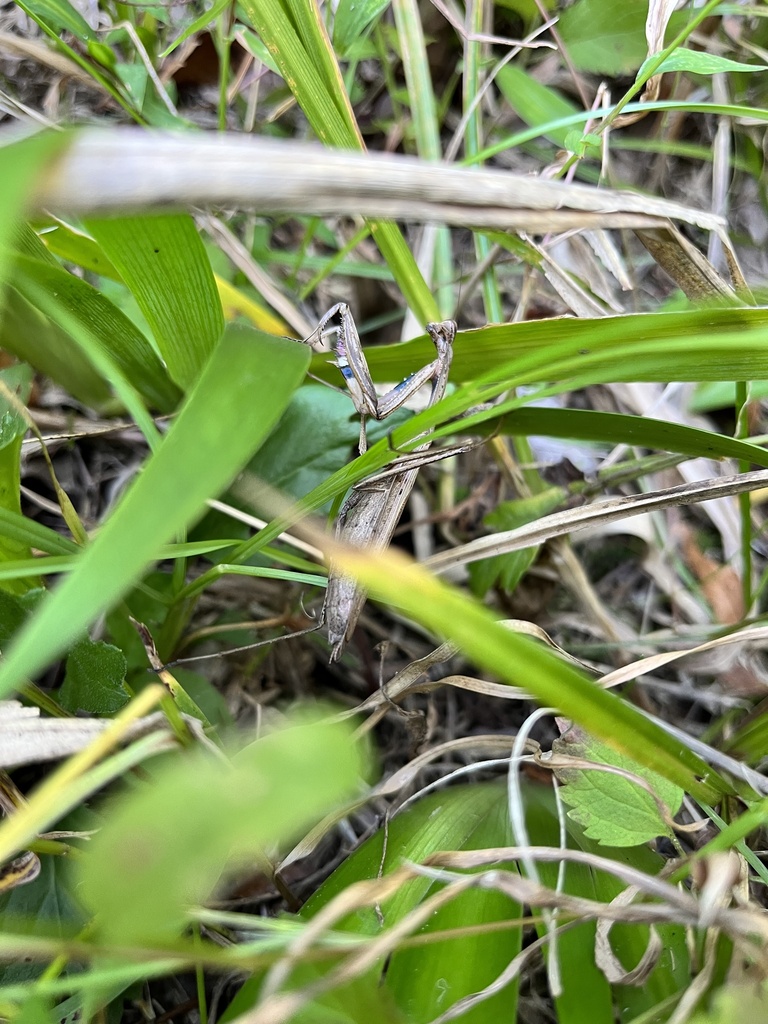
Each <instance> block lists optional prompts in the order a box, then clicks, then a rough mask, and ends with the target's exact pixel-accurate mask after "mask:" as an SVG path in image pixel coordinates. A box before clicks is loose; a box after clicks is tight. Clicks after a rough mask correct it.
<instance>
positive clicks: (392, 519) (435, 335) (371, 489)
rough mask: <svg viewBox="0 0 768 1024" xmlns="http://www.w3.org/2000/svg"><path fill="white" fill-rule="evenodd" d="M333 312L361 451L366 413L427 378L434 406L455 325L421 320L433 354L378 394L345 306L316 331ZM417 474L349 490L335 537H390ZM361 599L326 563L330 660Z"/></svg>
mask: <svg viewBox="0 0 768 1024" xmlns="http://www.w3.org/2000/svg"><path fill="white" fill-rule="evenodd" d="M337 315H338V317H339V319H340V327H339V331H338V335H337V341H336V345H335V354H336V362H337V365H338V366H339V368H340V369H341V372H342V373H343V374H344V377H345V379H346V382H347V386H348V387H349V390H350V393H351V396H352V401H353V402H354V404H355V408H356V409H357V410H358V412H359V413H360V416H361V419H362V425H361V432H360V451H361V453H362V452H363V451H365V449H366V447H367V445H366V440H365V417H366V416H373V417H375V418H376V419H384V417H386V416H389V414H390V413H392V412H394V410H395V409H397V408H399V407H400V406H401V405H402V404H403V402H405V401H407V399H408V398H410V397H411V396H412V395H413V394H415V393H416V391H418V389H419V388H420V387H422V385H424V384H426V383H427V382H428V381H430V380H431V381H432V392H431V394H430V398H429V405H430V406H432V405H434V404H435V403H436V402H439V401H440V399H441V398H442V397H443V395H444V394H445V389H446V385H447V383H448V371H449V369H450V366H451V359H452V357H453V339H454V337H455V335H456V324H455V323H454V321H453V320H444V321H443V322H442V323H431V324H427V333H428V334H429V336H430V338H431V340H432V342H433V344H434V346H435V349H436V352H437V356H436V358H435V359H434V360H433V361H432V362H431V363H428V364H427V365H426V366H424V367H422V369H420V370H418V371H417V372H416V373H414V374H413V375H412V376H410V377H408V378H407V379H406V380H404V381H403V382H402V383H401V384H398V385H397V387H395V388H393V389H392V390H391V391H390V392H388V393H387V394H386V395H384V396H382V397H379V396H378V395H377V394H376V391H375V389H374V386H373V381H372V379H371V375H370V372H369V370H368V364H367V363H366V361H365V355H364V354H363V350H362V346H361V344H360V339H359V337H358V333H357V329H356V327H355V323H354V320H353V319H352V314H351V312H350V310H349V306H347V305H346V304H344V303H339V304H338V305H336V306H334V307H333V309H331V310H329V311H328V313H326V315H325V316H324V317H323V319H322V320H321V322H320V325H319V327H318V330H319V331H321V330H322V329H323V328H324V327H325V326H326V325H327V324H328V323H329V321H330V320H331V319H332V318H333V317H334V316H337ZM429 446H430V442H429V441H426V442H425V443H424V444H422V445H419V447H418V448H416V449H414V451H416V452H423V451H426V450H427V449H428V448H429ZM418 472H419V469H418V467H416V468H411V469H407V470H405V471H404V472H402V473H393V474H392V475H391V476H389V477H387V478H386V479H384V480H378V481H376V482H371V483H368V484H365V483H363V484H361V485H359V486H358V487H356V488H354V489H353V491H352V493H351V494H350V495H349V497H348V498H347V499H346V501H345V502H344V505H343V506H342V508H341V511H340V513H339V517H338V519H337V521H336V537H337V539H338V540H340V541H342V542H343V543H348V544H352V545H354V546H356V547H361V548H369V549H372V550H375V551H380V550H382V549H384V548H386V547H387V546H388V545H389V542H390V540H391V539H392V534H393V533H394V530H395V527H396V526H397V523H398V521H399V519H400V516H401V515H402V512H403V508H404V507H405V503H406V502H407V500H408V496H409V494H410V493H411V491H412V489H413V485H414V483H415V482H416V476H417V475H418ZM364 603H365V591H364V590H362V589H361V588H360V587H359V586H358V585H357V583H356V582H355V581H354V580H353V579H352V578H351V577H350V576H346V575H344V574H343V573H340V572H338V571H337V570H336V569H335V568H334V565H333V563H331V567H330V574H329V577H328V589H327V591H326V596H325V603H324V605H323V618H324V619H325V622H326V625H327V628H328V640H329V642H330V643H331V645H332V651H331V661H336V660H338V658H339V657H340V655H341V652H342V651H343V650H344V647H345V645H346V643H347V641H348V640H349V638H350V637H351V635H352V633H353V632H354V629H355V626H356V625H357V620H358V618H359V617H360V612H361V611H362V608H363V605H364Z"/></svg>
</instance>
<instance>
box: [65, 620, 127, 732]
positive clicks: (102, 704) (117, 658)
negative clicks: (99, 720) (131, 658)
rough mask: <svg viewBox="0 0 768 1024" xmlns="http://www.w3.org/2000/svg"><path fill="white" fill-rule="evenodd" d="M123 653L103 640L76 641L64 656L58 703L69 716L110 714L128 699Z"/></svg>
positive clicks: (121, 706) (122, 705) (114, 712)
mask: <svg viewBox="0 0 768 1024" xmlns="http://www.w3.org/2000/svg"><path fill="white" fill-rule="evenodd" d="M126 668H127V663H126V660H125V655H124V654H123V652H122V651H121V650H120V649H119V648H117V647H113V646H112V644H106V643H104V641H103V640H98V641H93V640H89V639H87V638H84V639H83V640H80V641H79V642H78V643H76V644H75V646H74V647H73V648H72V650H71V651H70V653H69V656H68V657H67V665H66V671H65V674H64V682H63V683H62V684H61V688H60V690H59V697H58V699H59V703H60V704H61V706H62V707H63V708H66V710H67V711H71V712H72V714H73V715H76V714H81V713H83V712H85V713H87V714H89V715H114V714H116V713H117V712H118V711H119V710H120V709H121V708H123V707H125V705H126V704H127V703H128V701H129V700H130V694H129V693H128V690H127V689H126V686H125V672H126Z"/></svg>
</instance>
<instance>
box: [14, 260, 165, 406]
mask: <svg viewBox="0 0 768 1024" xmlns="http://www.w3.org/2000/svg"><path fill="white" fill-rule="evenodd" d="M30 283H31V284H32V285H33V286H35V288H37V289H44V290H45V291H46V292H47V293H48V294H50V295H55V296H56V298H57V300H58V303H59V304H60V306H61V307H62V308H63V309H66V310H68V312H69V314H70V316H72V317H73V318H74V319H75V320H76V321H77V322H78V323H79V324H82V326H83V328H84V329H86V330H89V331H91V332H92V333H93V335H94V337H95V338H96V340H97V341H98V343H99V344H100V346H101V347H102V348H103V349H104V351H105V352H107V353H109V354H110V355H111V356H112V358H113V359H114V361H115V363H116V364H117V366H118V367H119V369H120V370H121V372H122V373H123V375H124V376H125V377H126V378H127V379H128V380H129V381H130V382H131V384H132V385H133V386H134V387H135V388H136V390H137V391H138V392H139V394H140V395H141V397H142V398H143V399H144V400H145V401H146V402H147V403H149V404H150V405H152V406H154V407H155V408H158V409H160V410H162V411H163V412H168V411H170V410H172V409H173V408H175V406H176V405H177V404H178V401H179V398H180V397H181V392H180V391H179V389H178V388H177V387H176V386H175V385H174V384H173V383H172V382H171V381H170V380H169V378H168V373H167V371H166V369H165V367H164V366H163V364H162V362H161V361H160V359H159V357H158V355H157V353H156V352H155V350H154V349H153V348H152V346H151V345H150V343H149V342H148V341H147V339H146V338H145V336H144V335H143V334H142V333H141V331H140V330H139V329H138V327H136V325H135V324H134V323H133V322H132V321H131V320H129V319H128V317H127V316H126V315H125V314H124V313H122V312H121V311H120V310H119V309H118V308H117V307H116V306H115V305H114V304H113V303H111V302H110V301H109V299H107V298H105V297H104V296H103V295H102V294H101V292H98V291H97V290H96V289H95V288H93V287H91V285H89V284H88V283H87V282H86V281H83V280H82V279H81V278H79V277H75V276H74V275H73V274H70V273H68V272H67V271H66V270H64V269H63V268H61V267H59V266H56V265H51V264H49V263H48V262H43V261H42V260H36V259H32V258H30V257H28V256H19V257H18V258H17V260H16V267H15V273H14V276H13V285H14V287H15V289H16V290H17V291H18V292H19V293H20V294H21V295H22V296H23V297H24V298H25V299H26V300H28V301H30V302H32V303H33V302H34V299H33V294H34V292H31V291H30V289H29V288H28V287H27V285H28V284H30ZM6 337H7V335H6ZM30 341H31V342H32V344H33V345H34V348H33V349H32V350H28V345H29V343H30ZM61 341H62V338H61V335H59V336H58V337H57V338H56V342H57V345H61ZM76 346H77V342H76V341H75V340H74V339H71V338H70V339H69V345H68V351H66V353H64V352H62V351H61V349H60V348H59V349H58V350H57V351H55V352H54V351H52V350H51V348H52V346H51V342H50V341H49V340H48V339H46V338H45V337H42V338H35V337H32V338H30V333H29V332H23V333H22V335H21V337H19V336H18V335H14V348H13V351H14V352H15V354H16V355H17V356H19V358H21V359H26V360H28V361H29V362H31V363H32V364H33V365H37V366H38V367H39V368H40V369H45V368H46V367H49V366H51V364H52V362H56V363H58V361H60V360H62V359H64V361H65V363H66V364H68V365H71V363H72V361H73V356H74V353H73V351H72V350H73V349H74V348H76ZM77 355H78V356H80V353H79V352H78V353H77ZM36 357H39V358H40V359H41V364H39V363H37V362H36Z"/></svg>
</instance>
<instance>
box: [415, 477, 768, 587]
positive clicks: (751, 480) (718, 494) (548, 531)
mask: <svg viewBox="0 0 768 1024" xmlns="http://www.w3.org/2000/svg"><path fill="white" fill-rule="evenodd" d="M766 484H768V470H765V469H761V470H756V471H755V472H753V473H738V474H736V475H734V476H724V477H719V478H717V479H715V480H704V481H701V482H697V483H693V484H681V485H679V486H677V487H668V488H666V489H665V490H662V491H649V492H648V493H647V494H638V495H633V496H631V497H629V498H609V499H608V500H606V501H598V502H595V504H594V505H588V506H587V507H585V508H575V509H568V510H566V511H565V512H555V513H553V514H552V515H549V516H543V517H542V518H541V519H538V520H536V522H534V523H529V524H527V525H526V526H520V527H518V528H517V529H516V530H507V531H504V532H502V533H496V534H492V535H491V536H489V537H480V538H479V539H478V540H473V541H470V543H469V544H463V545H462V546H461V547H457V548H454V549H452V550H450V551H442V552H440V553H439V554H436V555H432V556H431V558H428V559H427V560H426V561H425V562H424V563H423V564H424V565H425V566H426V567H427V568H429V569H432V570H433V571H434V572H445V571H446V570H448V569H452V568H454V567H455V566H458V565H466V564H467V563H469V562H476V561H478V560H479V559H481V558H491V557H493V556H494V555H503V554H506V553H508V552H510V551H519V550H520V549H521V548H528V547H532V546H533V545H534V544H542V543H543V542H544V541H546V540H549V539H550V538H552V537H562V536H563V534H566V533H575V532H576V531H577V530H584V529H586V528H587V527H589V526H599V525H602V524H604V523H613V522H617V521H619V520H621V519H624V518H628V517H629V516H639V515H643V514H644V513H646V512H654V511H657V510H658V509H662V508H671V507H672V506H675V505H690V504H693V503H694V502H697V501H706V500H708V499H710V498H722V497H725V496H726V495H728V494H741V493H744V492H746V491H756V490H758V488H760V487H764V486H765V485H766Z"/></svg>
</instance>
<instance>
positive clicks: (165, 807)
mask: <svg viewBox="0 0 768 1024" xmlns="http://www.w3.org/2000/svg"><path fill="white" fill-rule="evenodd" d="M362 770H363V762H362V755H361V751H360V749H359V747H358V746H357V744H356V743H355V742H354V741H353V739H352V730H351V728H350V727H348V726H346V725H341V724H339V723H333V724H331V723H329V722H327V721H325V722H323V721H319V720H314V721H313V720H312V719H310V718H309V716H307V715H306V714H305V715H303V716H299V715H294V717H293V720H292V722H291V723H290V727H289V728H284V729H281V730H280V731H279V732H273V733H271V734H270V735H268V736H266V737H264V738H263V739H260V740H258V741H257V742H255V743H251V744H250V745H248V746H246V747H244V748H243V749H242V750H240V751H239V752H238V753H237V754H235V755H234V757H233V758H232V761H231V763H225V762H224V761H223V760H222V759H221V758H219V757H213V756H212V755H211V754H210V752H209V751H208V750H205V749H197V750H194V751H191V752H185V753H183V754H182V755H180V756H178V757H176V758H174V759H173V761H172V762H171V763H167V764H165V765H164V766H163V767H161V768H159V769H157V770H155V771H154V772H153V775H154V778H153V782H152V785H151V786H145V787H143V788H142V789H141V790H137V791H134V792H132V793H130V794H128V795H124V796H123V797H122V799H120V800H119V801H118V802H116V803H115V804H113V806H112V807H110V808H109V809H108V811H107V816H106V824H105V825H104V828H103V829H102V830H101V831H100V832H99V834H98V835H97V836H96V837H95V838H94V839H93V841H92V843H91V844H90V846H89V848H88V850H87V851H86V852H85V853H84V854H83V857H82V858H81V859H80V860H79V861H78V863H77V865H76V871H77V891H78V893H79V894H80V895H81V897H82V899H83V900H84V901H85V902H86V903H87V905H88V906H89V907H90V908H91V910H92V911H93V912H94V913H96V914H97V916H98V924H99V929H100V932H101V934H102V935H103V936H104V937H106V938H111V939H112V940H113V941H119V942H123V943H125V942H127V943H131V942H134V941H147V940H150V941H151V940H155V939H159V938H165V939H168V938H171V937H173V936H175V935H176V934H178V933H179V932H180V930H181V929H182V928H183V927H184V923H185V920H186V915H187V911H188V909H189V907H190V906H191V905H194V904H195V903H200V902H203V901H204V900H206V899H208V898H209V897H210V895H211V893H212V892H213V890H214V888H215V886H216V885H217V884H218V883H219V881H220V879H221V875H222V872H223V871H224V870H225V868H227V866H229V867H236V866H242V865H243V864H244V863H245V862H246V861H247V862H248V863H249V864H252V863H253V861H254V860H256V861H258V860H261V859H263V858H264V856H265V851H266V849H267V848H268V847H270V846H273V845H274V844H276V843H280V842H284V841H285V840H286V839H288V838H290V837H292V836H295V835H296V834H297V832H298V831H299V830H300V829H301V828H302V826H303V827H306V826H307V825H309V824H310V823H311V822H313V821H314V820H316V819H317V817H319V816H320V814H321V813H323V812H324V811H327V810H329V809H330V808H332V807H333V805H334V804H335V803H336V802H337V801H339V800H341V799H342V798H344V797H349V796H350V795H351V794H352V792H353V791H354V790H355V788H356V787H357V785H358V780H359V775H360V773H361V771H362ZM116 878H119V879H120V884H119V885H115V879H116Z"/></svg>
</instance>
